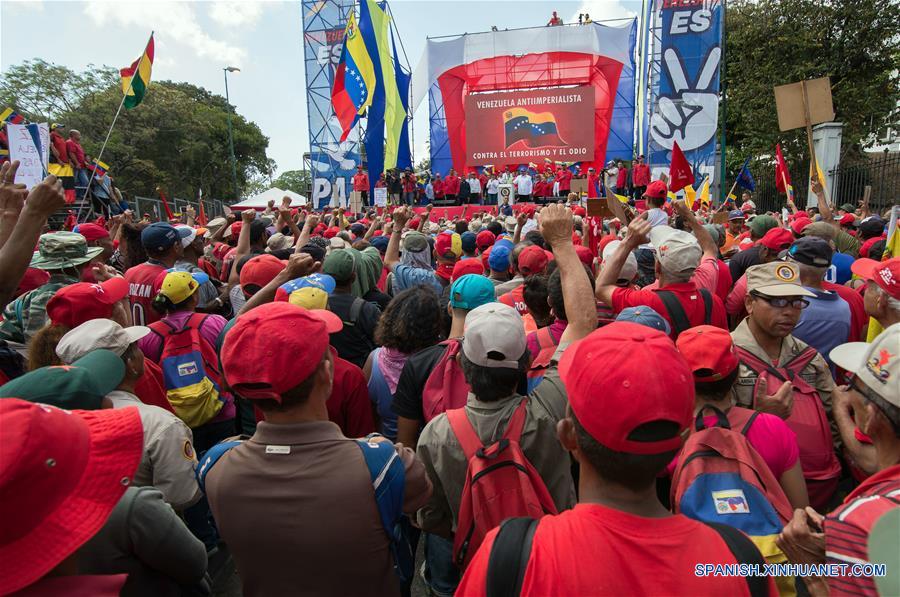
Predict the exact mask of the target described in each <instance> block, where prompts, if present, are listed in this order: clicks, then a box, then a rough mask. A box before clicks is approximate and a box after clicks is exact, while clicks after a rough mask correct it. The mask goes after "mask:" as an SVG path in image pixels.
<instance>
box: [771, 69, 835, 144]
mask: <svg viewBox="0 0 900 597" xmlns="http://www.w3.org/2000/svg"><path fill="white" fill-rule="evenodd" d="M804 84H805V85H806V99H807V103H808V106H807V107H808V109H809V122H806V109H805V108H804V105H803V86H804ZM775 106H776V109H777V110H778V128H779V129H780V130H782V131H789V130H792V129H798V128H803V127H805V126H807V124H808V125H814V124H819V123H822V122H831V121H833V120H834V105H833V104H832V103H831V79H829V78H828V77H822V78H821V79H811V80H809V81H800V82H799V83H791V84H789V85H779V86H777V87H775Z"/></svg>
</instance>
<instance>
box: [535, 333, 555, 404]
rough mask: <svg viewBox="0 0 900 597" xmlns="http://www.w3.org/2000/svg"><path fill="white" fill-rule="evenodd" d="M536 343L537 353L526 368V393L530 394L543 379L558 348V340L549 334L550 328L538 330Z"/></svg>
mask: <svg viewBox="0 0 900 597" xmlns="http://www.w3.org/2000/svg"><path fill="white" fill-rule="evenodd" d="M535 335H536V340H537V343H538V353H537V354H536V355H535V356H534V358H533V359H532V360H531V366H530V367H529V368H528V373H527V377H528V391H529V392H531V391H532V390H534V388H536V387H537V386H538V384H540V383H541V381H542V380H543V379H544V372H545V371H547V367H549V366H550V361H551V360H552V359H553V355H554V354H556V349H557V348H558V347H559V339H558V338H554V337H553V334H552V333H551V332H550V326H547V327H543V328H539V329H538V331H537V332H535Z"/></svg>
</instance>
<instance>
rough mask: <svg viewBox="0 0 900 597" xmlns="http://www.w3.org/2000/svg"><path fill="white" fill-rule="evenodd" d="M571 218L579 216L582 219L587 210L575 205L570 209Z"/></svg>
mask: <svg viewBox="0 0 900 597" xmlns="http://www.w3.org/2000/svg"><path fill="white" fill-rule="evenodd" d="M572 215H573V216H581V217H582V218H583V217H584V216H586V215H587V210H586V209H584V208H583V207H581V206H580V205H576V206H575V207H573V208H572Z"/></svg>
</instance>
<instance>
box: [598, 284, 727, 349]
mask: <svg viewBox="0 0 900 597" xmlns="http://www.w3.org/2000/svg"><path fill="white" fill-rule="evenodd" d="M662 290H669V291H671V292H673V293H675V296H676V297H678V302H680V303H681V308H682V309H684V314H685V315H686V316H687V318H688V321H689V322H690V324H691V327H693V326H697V325H703V316H704V314H705V308H704V305H703V297H701V296H700V293H699V292H697V286H696V285H695V284H694V283H693V282H683V283H681V284H669V285H668V286H666V287H665V288H663V289H662ZM711 298H712V313H711V314H710V322H709V323H710V325H714V326H716V327H720V328H722V329H723V330H727V329H728V317H727V316H726V315H725V305H724V304H723V303H722V299H720V298H719V297H718V296H716V295H715V294H711ZM640 305H647V306H648V307H650V308H652V309H653V310H654V311H656V312H657V313H659V314H660V315H662V316H663V317H664V318H665V319H666V320H667V321H668V322H669V325H670V326H673V329H672V337H673V338H674V337H675V335H674V333H675V330H674V324H673V322H672V318H671V317H669V312H668V311H666V307H665V305H664V304H663V302H662V299H661V298H659V294H657V293H656V292H654V291H652V290H632V289H630V288H616V289H615V290H613V295H612V308H613V311H615V312H616V313H619V312H620V311H621V310H622V309H625V308H626V307H638V306H640Z"/></svg>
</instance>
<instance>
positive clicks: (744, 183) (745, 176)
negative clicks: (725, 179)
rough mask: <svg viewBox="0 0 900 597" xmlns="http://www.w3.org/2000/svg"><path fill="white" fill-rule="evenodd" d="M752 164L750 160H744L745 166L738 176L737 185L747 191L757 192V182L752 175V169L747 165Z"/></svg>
mask: <svg viewBox="0 0 900 597" xmlns="http://www.w3.org/2000/svg"><path fill="white" fill-rule="evenodd" d="M749 163H750V158H747V159H746V160H744V165H743V166H741V171H740V172H738V175H737V184H738V186H739V187H741V188H742V189H747V190H748V191H755V190H756V181H755V180H753V175H752V174H750V169H749V168H748V167H747V165H748V164H749Z"/></svg>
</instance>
